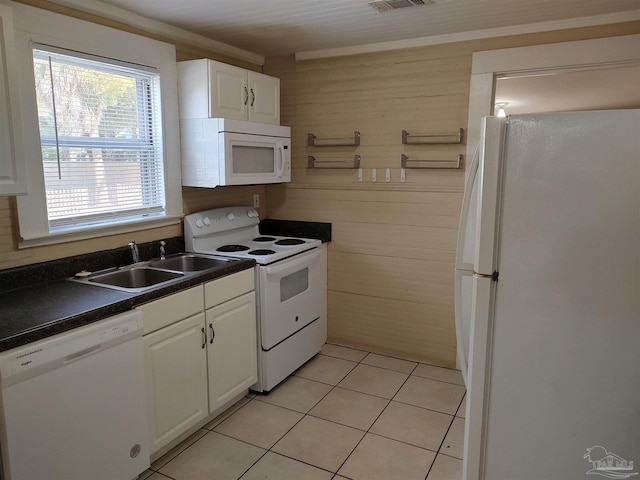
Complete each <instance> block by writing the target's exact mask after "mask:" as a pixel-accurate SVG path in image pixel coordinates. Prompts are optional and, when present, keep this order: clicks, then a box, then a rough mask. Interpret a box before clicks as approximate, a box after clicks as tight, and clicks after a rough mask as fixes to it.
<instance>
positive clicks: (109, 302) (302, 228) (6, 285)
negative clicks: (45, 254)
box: [0, 219, 331, 352]
mask: <svg viewBox="0 0 640 480" xmlns="http://www.w3.org/2000/svg"><path fill="white" fill-rule="evenodd" d="M260 232H261V233H263V234H272V235H283V236H293V237H303V238H317V239H319V240H322V241H323V242H329V241H331V224H330V223H323V222H303V221H291V220H275V219H265V220H263V221H262V222H260ZM139 248H140V257H141V259H143V260H149V259H152V258H155V257H157V256H158V254H159V243H158V242H157V241H156V242H148V243H145V244H141V245H139ZM183 251H184V239H183V238H182V237H175V238H170V239H167V240H166V252H167V255H169V254H171V253H178V252H183ZM130 263H131V252H130V251H129V249H128V248H127V247H125V246H123V247H119V248H115V249H111V250H104V251H101V252H93V253H87V254H82V255H76V256H74V257H68V258H62V259H58V260H52V261H49V262H43V263H39V264H34V265H27V266H23V267H16V268H11V269H7V270H0V352H2V351H5V350H10V349H12V348H16V347H20V346H22V345H25V344H27V343H31V342H35V341H37V340H41V339H43V338H46V337H50V336H52V335H56V334H58V333H62V332H66V331H68V330H72V329H74V328H78V327H81V326H84V325H87V324H89V323H92V322H96V321H98V320H102V319H104V318H107V317H110V316H112V315H116V314H118V313H122V312H125V311H127V310H131V309H132V308H134V307H136V306H138V305H141V304H143V303H146V302H149V301H151V300H154V299H156V298H160V297H163V296H165V295H169V294H172V293H175V292H178V291H180V290H184V289H186V288H189V287H191V286H194V285H198V284H200V283H204V282H208V281H211V280H215V279H216V278H219V277H223V276H225V275H229V274H232V273H236V272H239V271H242V270H246V269H248V268H252V267H253V266H254V265H255V261H254V260H237V261H234V262H232V263H230V264H229V265H228V266H225V267H224V268H222V269H216V270H214V271H210V272H204V273H199V274H195V275H191V276H189V277H187V278H185V279H184V280H183V281H181V282H177V283H173V284H170V285H168V286H164V287H160V288H157V289H153V290H149V291H146V292H143V293H128V292H124V291H119V290H113V289H111V288H105V287H100V286H94V285H90V284H87V283H78V282H73V281H70V280H67V278H68V277H71V276H73V275H74V274H75V273H77V272H80V271H82V270H89V271H94V272H95V271H99V270H103V269H105V268H110V267H116V266H123V265H127V264H130Z"/></svg>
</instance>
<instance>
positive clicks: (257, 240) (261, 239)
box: [253, 237, 275, 242]
mask: <svg viewBox="0 0 640 480" xmlns="http://www.w3.org/2000/svg"><path fill="white" fill-rule="evenodd" d="M274 240H275V238H274V237H256V238H254V239H253V241H254V242H273V241H274Z"/></svg>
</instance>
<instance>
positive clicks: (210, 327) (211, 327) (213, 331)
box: [209, 323, 216, 343]
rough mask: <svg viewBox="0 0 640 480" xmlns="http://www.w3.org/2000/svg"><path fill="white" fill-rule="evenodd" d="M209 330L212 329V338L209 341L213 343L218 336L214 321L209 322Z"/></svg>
mask: <svg viewBox="0 0 640 480" xmlns="http://www.w3.org/2000/svg"><path fill="white" fill-rule="evenodd" d="M209 330H211V340H209V343H213V339H214V338H215V336H216V331H215V330H214V329H213V323H210V324H209Z"/></svg>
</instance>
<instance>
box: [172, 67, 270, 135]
mask: <svg viewBox="0 0 640 480" xmlns="http://www.w3.org/2000/svg"><path fill="white" fill-rule="evenodd" d="M178 99H179V103H180V105H179V108H180V118H230V119H233V120H248V121H251V122H261V123H270V124H273V125H280V79H279V78H275V77H270V76H269V75H264V74H262V73H257V72H253V71H250V70H245V69H244V68H240V67H235V66H233V65H228V64H226V63H221V62H216V61H214V60H208V59H206V58H205V59H201V60H189V61H186V62H178Z"/></svg>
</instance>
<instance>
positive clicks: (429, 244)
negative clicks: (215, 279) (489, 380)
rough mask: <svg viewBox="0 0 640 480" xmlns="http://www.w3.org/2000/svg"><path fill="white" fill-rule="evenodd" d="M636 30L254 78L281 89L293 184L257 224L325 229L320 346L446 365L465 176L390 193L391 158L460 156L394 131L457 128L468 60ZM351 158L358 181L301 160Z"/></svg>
mask: <svg viewBox="0 0 640 480" xmlns="http://www.w3.org/2000/svg"><path fill="white" fill-rule="evenodd" d="M638 32H640V22H632V23H628V24H618V25H612V26H602V27H592V28H581V29H574V30H567V31H559V32H548V33H543V34H537V35H521V36H513V37H503V38H495V39H488V40H479V41H470V42H461V43H455V44H447V45H437V46H429V47H419V48H411V49H405V50H396V51H390V52H379V53H369V54H361V55H352V56H345V57H336V58H328V59H317V60H307V61H299V62H296V61H295V59H294V58H293V56H286V57H276V58H269V59H267V63H266V65H265V68H264V71H265V73H267V74H269V75H274V76H277V77H280V79H281V96H282V105H281V114H282V122H283V124H285V125H290V126H292V135H293V139H292V145H293V148H292V155H293V181H292V182H291V184H289V185H279V186H269V187H267V195H268V199H269V202H268V209H267V214H268V216H269V217H271V218H282V219H298V220H316V221H325V222H331V223H332V224H333V241H332V242H331V244H330V245H329V260H328V263H329V277H328V282H329V308H328V315H329V318H328V321H329V340H330V341H333V342H337V343H340V344H344V345H350V346H354V347H358V348H362V349H365V350H371V351H375V352H379V353H385V354H390V355H396V356H399V357H403V358H411V359H415V360H421V361H426V362H429V363H434V364H438V365H443V366H447V367H453V366H455V352H456V337H455V326H454V303H453V290H454V289H453V272H454V260H455V248H456V238H457V230H458V222H459V212H460V206H461V202H462V192H463V183H464V174H463V171H462V170H414V169H411V170H407V178H406V183H401V182H400V155H401V154H402V153H405V154H406V155H408V156H409V158H420V159H453V158H455V156H456V155H457V154H458V153H464V150H465V146H464V145H434V146H416V145H413V146H403V145H402V144H401V131H402V130H403V129H405V130H408V131H409V132H410V133H414V134H421V133H434V132H438V133H441V132H454V131H456V130H457V129H458V128H460V127H463V128H465V129H466V126H467V116H468V97H469V83H470V76H471V62H472V54H473V52H474V51H480V50H491V49H498V48H509V47H517V46H525V45H535V44H543V43H554V42H562V41H571V40H582V39H588V38H597V37H606V36H615V35H625V34H633V33H638ZM355 130H358V131H360V132H361V135H362V138H361V145H360V146H359V147H323V148H319V147H308V146H307V133H313V134H315V135H316V136H317V137H340V136H349V135H352V134H353V132H354V131H355ZM354 154H358V155H361V157H362V159H361V166H362V169H363V181H362V182H359V181H358V180H357V178H356V172H355V171H354V170H318V169H307V168H306V167H307V156H308V155H313V156H315V157H316V158H317V159H319V160H321V159H347V158H352V157H353V155H354ZM374 168H375V169H376V170H377V181H376V182H375V183H374V182H372V180H371V173H372V169H374ZM387 168H390V169H391V181H390V182H386V181H385V170H386V169H387Z"/></svg>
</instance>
